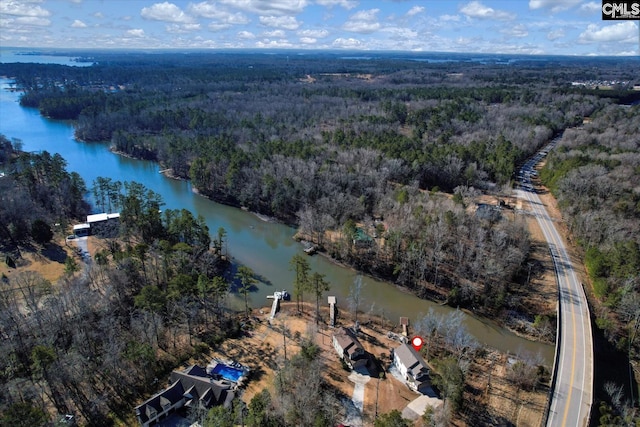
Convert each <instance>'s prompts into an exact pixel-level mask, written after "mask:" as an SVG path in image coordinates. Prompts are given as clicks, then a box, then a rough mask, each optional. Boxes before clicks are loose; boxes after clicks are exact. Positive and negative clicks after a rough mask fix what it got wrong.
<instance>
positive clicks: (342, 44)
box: [331, 37, 363, 49]
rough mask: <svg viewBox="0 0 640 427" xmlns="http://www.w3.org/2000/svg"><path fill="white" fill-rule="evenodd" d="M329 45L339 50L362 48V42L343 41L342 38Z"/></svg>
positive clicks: (354, 40) (355, 40) (350, 39)
mask: <svg viewBox="0 0 640 427" xmlns="http://www.w3.org/2000/svg"><path fill="white" fill-rule="evenodd" d="M331 45H332V46H333V47H337V48H340V49H356V48H361V47H363V45H362V42H361V41H360V40H358V39H354V38H348V39H345V38H342V37H339V38H337V39H335V40H334V41H333V43H332V44H331Z"/></svg>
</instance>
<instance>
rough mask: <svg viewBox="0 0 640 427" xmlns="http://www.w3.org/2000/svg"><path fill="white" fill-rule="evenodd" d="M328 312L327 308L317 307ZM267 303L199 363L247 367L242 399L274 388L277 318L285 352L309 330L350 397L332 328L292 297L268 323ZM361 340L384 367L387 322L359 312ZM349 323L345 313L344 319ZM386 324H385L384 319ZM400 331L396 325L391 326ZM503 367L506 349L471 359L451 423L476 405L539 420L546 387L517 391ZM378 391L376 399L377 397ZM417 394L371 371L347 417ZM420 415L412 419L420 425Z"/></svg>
mask: <svg viewBox="0 0 640 427" xmlns="http://www.w3.org/2000/svg"><path fill="white" fill-rule="evenodd" d="M322 310H323V311H324V312H323V315H324V316H327V315H328V313H327V308H323V309H322ZM268 313H269V307H267V306H265V307H263V308H261V309H256V310H254V311H253V316H254V317H253V320H252V321H251V327H250V330H249V332H248V333H247V334H246V336H244V337H242V338H239V339H232V340H227V341H226V342H224V343H223V344H222V345H221V346H220V348H218V349H216V350H215V351H212V352H211V353H209V354H207V355H204V356H203V357H202V358H201V360H199V361H196V362H197V363H200V364H203V365H204V364H207V363H208V362H209V361H210V360H211V358H212V357H218V358H223V359H233V360H236V361H238V362H240V363H242V364H244V365H247V366H248V367H250V368H251V369H252V372H253V374H252V376H251V378H250V380H249V382H248V383H247V384H246V385H245V387H244V391H243V394H242V400H243V401H244V402H245V403H248V402H250V400H251V398H252V397H253V396H254V395H255V394H256V393H258V392H259V391H261V390H262V389H264V388H268V389H271V390H272V391H273V381H274V378H275V372H276V370H277V369H278V367H279V366H282V364H283V362H284V346H283V337H282V329H281V328H282V324H283V323H284V325H285V326H286V328H287V330H288V331H289V334H288V335H287V338H286V342H287V355H288V357H291V355H293V354H295V353H296V352H298V351H299V349H300V346H299V343H300V341H301V340H300V339H297V338H296V337H295V336H296V334H299V337H301V338H304V337H308V336H313V337H314V339H315V342H316V343H317V345H318V346H319V347H320V349H321V353H320V355H319V357H320V358H321V359H322V361H323V362H324V364H325V380H326V381H327V382H328V383H329V384H330V385H331V386H332V387H333V388H334V389H335V390H336V392H337V393H338V394H339V395H342V396H345V397H346V398H349V399H350V397H351V396H352V394H353V390H354V387H355V385H354V383H353V382H352V381H351V380H350V379H349V374H350V372H348V371H346V370H345V369H344V368H343V367H342V364H341V363H340V361H339V359H338V355H337V354H336V352H335V349H334V348H333V345H332V338H331V337H332V333H333V329H332V328H330V327H328V326H325V325H322V324H321V325H320V327H319V328H317V329H316V328H315V321H314V308H313V307H311V305H306V307H305V312H304V314H303V315H299V314H298V313H297V311H296V308H295V303H293V302H285V303H283V304H282V307H281V311H280V312H279V313H278V314H277V316H276V318H275V319H274V320H272V322H271V324H270V323H269V321H268V319H267V318H268ZM360 320H361V322H362V326H361V333H360V335H359V338H360V341H361V343H362V345H363V346H364V348H365V349H366V350H367V352H369V353H370V354H372V355H373V356H375V357H376V358H378V359H379V360H380V361H381V362H382V365H383V366H384V367H385V368H388V366H389V363H390V359H389V355H390V351H391V349H393V348H395V347H397V346H398V345H399V343H398V342H397V341H394V340H392V339H390V338H388V336H387V332H388V330H389V329H388V328H385V329H383V328H382V327H381V326H380V324H379V323H376V319H369V318H367V317H366V316H362V319H360ZM343 321H344V322H345V323H348V321H347V320H346V319H343ZM387 326H389V325H387ZM392 330H393V331H395V332H396V333H397V332H399V328H398V326H397V325H395V326H393V327H392ZM507 367H508V357H507V355H504V354H500V353H497V352H491V353H487V354H485V355H483V356H482V357H480V358H478V359H477V360H475V361H474V362H473V363H472V364H471V367H470V369H469V372H468V376H467V388H466V389H465V398H464V401H465V405H466V407H465V409H463V411H462V412H463V415H462V417H458V418H456V419H454V422H453V425H456V426H461V427H462V426H465V427H466V426H473V425H475V424H474V421H473V420H474V419H475V415H474V413H476V411H482V412H485V413H486V412H488V414H489V415H488V416H489V417H490V418H493V419H497V420H502V421H508V422H511V423H513V425H517V426H529V425H532V426H533V425H539V424H540V422H541V420H542V413H543V411H544V407H545V404H546V398H547V391H546V390H544V389H540V390H538V391H536V392H530V393H528V392H524V391H520V392H518V391H517V390H516V388H515V387H514V386H513V385H512V384H511V383H510V382H509V381H508V380H507V379H506V378H505V374H506V371H507ZM376 396H377V399H376ZM418 396H419V395H418V394H417V393H415V392H413V391H411V390H410V389H409V387H408V386H407V385H406V384H404V383H403V382H401V381H399V380H398V379H396V378H395V377H393V375H391V374H390V373H388V372H387V373H386V375H385V378H384V379H378V376H376V375H375V373H373V375H372V378H371V380H370V381H368V382H367V383H366V385H365V390H364V413H363V414H362V415H361V416H359V417H358V418H356V419H355V420H354V419H353V418H351V421H353V422H352V425H364V426H369V425H372V424H373V420H374V418H375V414H376V400H377V413H378V414H382V413H387V412H389V411H391V410H393V409H398V410H399V411H402V410H403V409H404V408H405V407H406V406H407V405H408V404H409V403H410V402H411V401H413V400H414V399H416V398H417V397H418ZM420 423H421V421H420V420H418V421H416V422H415V425H416V426H418V425H421V424H420Z"/></svg>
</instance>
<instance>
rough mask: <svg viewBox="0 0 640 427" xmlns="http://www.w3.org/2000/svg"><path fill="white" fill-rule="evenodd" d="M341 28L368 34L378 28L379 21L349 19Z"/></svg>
mask: <svg viewBox="0 0 640 427" xmlns="http://www.w3.org/2000/svg"><path fill="white" fill-rule="evenodd" d="M342 29H343V30H345V31H351V32H352V33H362V34H369V33H373V32H376V31H378V30H379V29H380V23H378V22H366V21H350V22H346V23H345V24H344V25H343V26H342Z"/></svg>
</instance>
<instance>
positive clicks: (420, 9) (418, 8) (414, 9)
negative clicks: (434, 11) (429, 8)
mask: <svg viewBox="0 0 640 427" xmlns="http://www.w3.org/2000/svg"><path fill="white" fill-rule="evenodd" d="M424 11H425V9H424V7H422V6H413V7H412V8H411V9H409V11H408V12H407V16H415V15H417V14H419V13H422V12H424Z"/></svg>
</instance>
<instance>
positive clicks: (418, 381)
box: [393, 343, 431, 393]
mask: <svg viewBox="0 0 640 427" xmlns="http://www.w3.org/2000/svg"><path fill="white" fill-rule="evenodd" d="M393 364H394V365H395V366H396V368H398V371H400V374H401V375H402V377H403V378H404V379H405V381H406V382H407V384H408V385H409V387H410V388H411V389H412V390H415V391H417V392H418V393H425V391H426V390H427V389H428V388H431V380H430V377H429V367H428V366H427V363H426V362H425V361H424V359H423V358H422V356H420V354H419V353H418V352H417V351H416V350H415V349H414V348H413V347H412V346H411V345H409V344H407V343H403V344H400V346H399V347H398V348H396V349H395V350H394V351H393Z"/></svg>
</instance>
